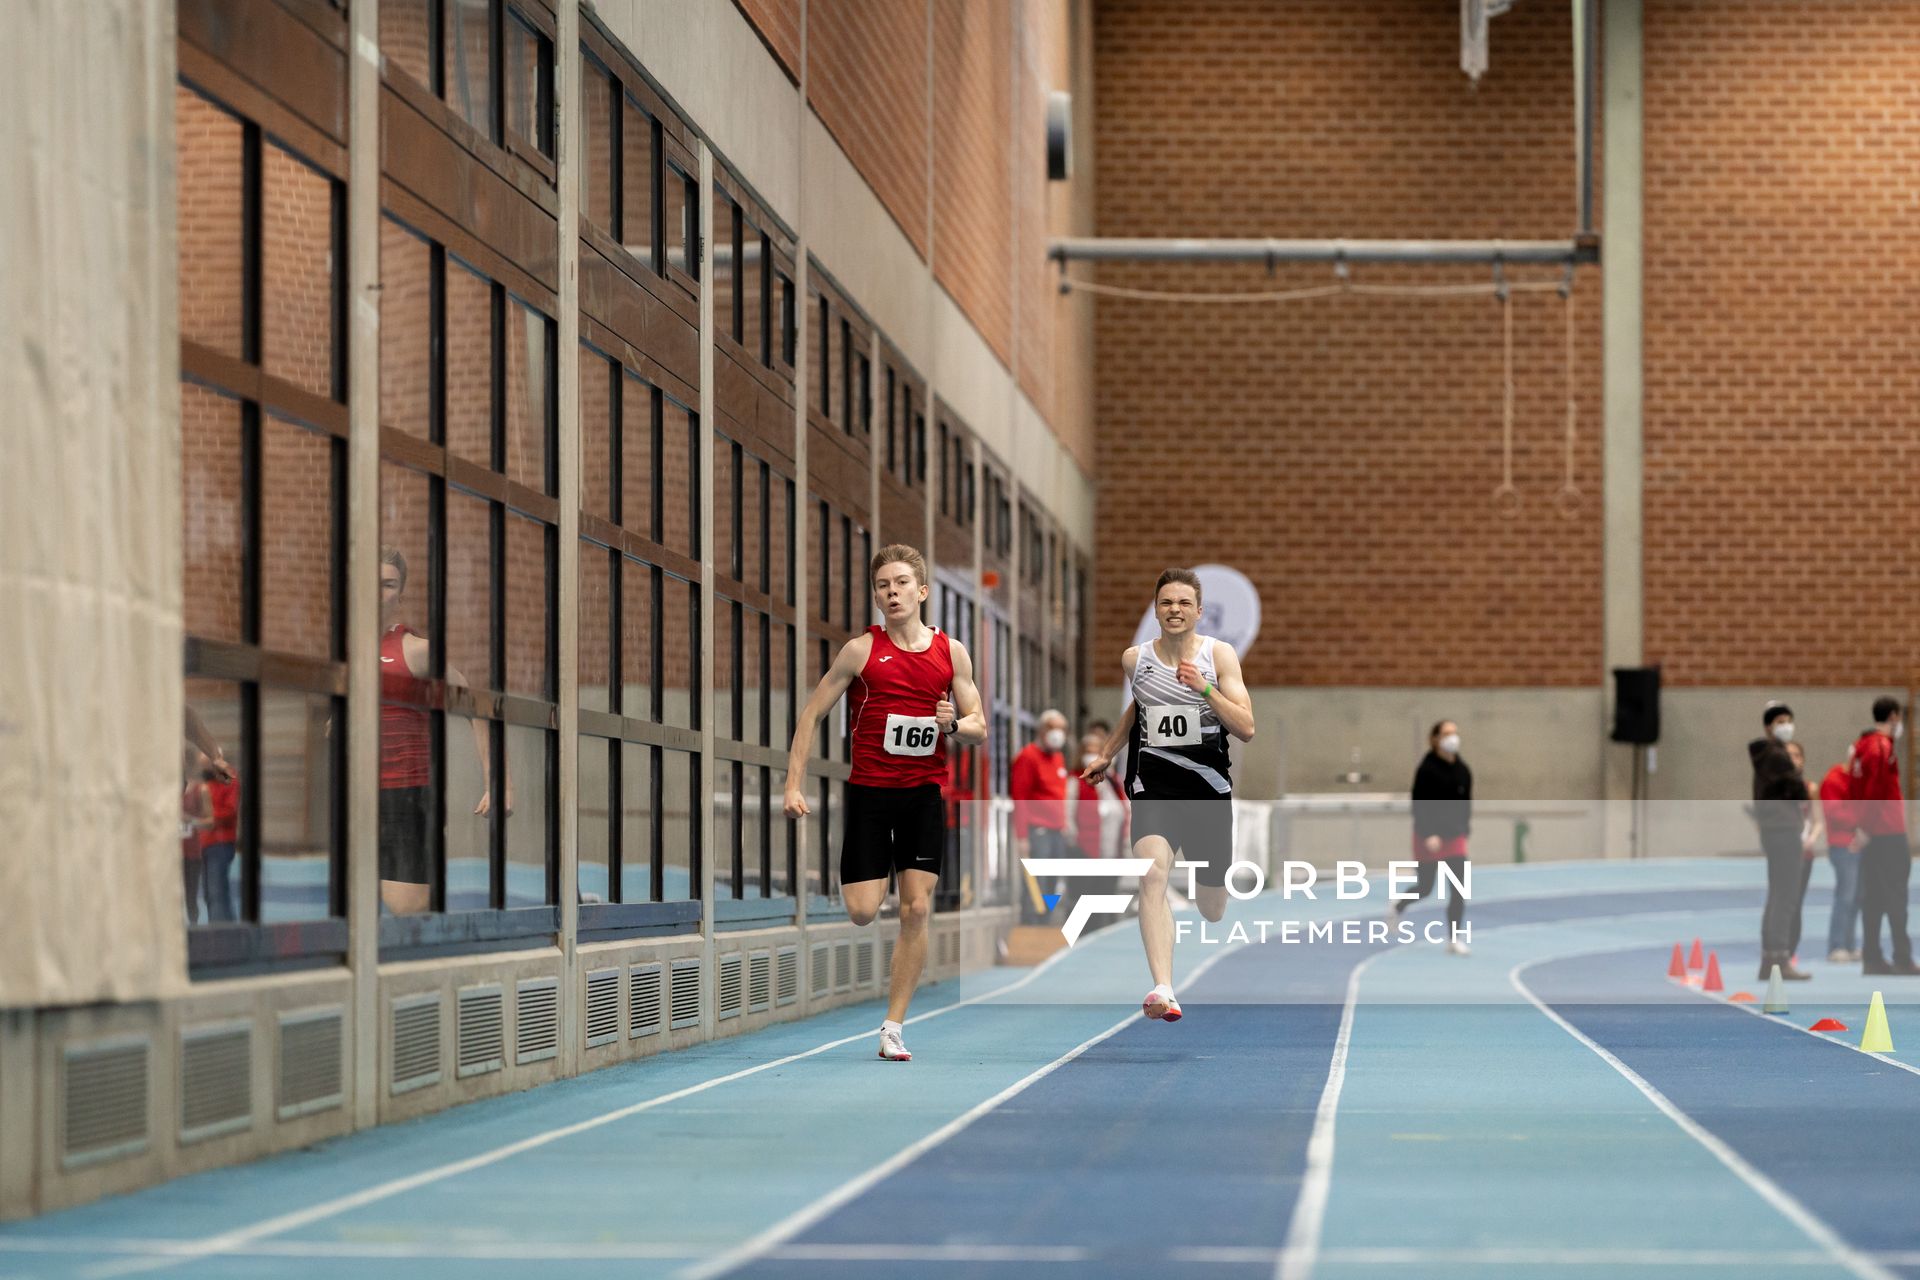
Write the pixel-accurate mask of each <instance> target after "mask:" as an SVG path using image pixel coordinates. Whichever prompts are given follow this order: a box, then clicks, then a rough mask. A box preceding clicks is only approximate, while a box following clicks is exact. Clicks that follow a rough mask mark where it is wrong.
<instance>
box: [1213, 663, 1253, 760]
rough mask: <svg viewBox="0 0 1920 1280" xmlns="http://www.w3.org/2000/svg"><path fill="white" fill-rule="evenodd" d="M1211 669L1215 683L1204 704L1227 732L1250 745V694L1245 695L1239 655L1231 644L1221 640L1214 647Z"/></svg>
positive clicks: (1251, 701)
mask: <svg viewBox="0 0 1920 1280" xmlns="http://www.w3.org/2000/svg"><path fill="white" fill-rule="evenodd" d="M1213 670H1214V676H1215V683H1214V686H1213V692H1211V693H1209V694H1208V695H1207V705H1209V706H1211V707H1212V708H1213V714H1215V715H1217V716H1219V717H1220V723H1221V724H1222V725H1223V726H1225V727H1226V730H1227V732H1228V733H1230V734H1232V735H1233V736H1234V737H1236V738H1238V739H1240V741H1242V742H1252V741H1253V695H1252V694H1249V693H1248V692H1247V686H1246V682H1245V681H1243V680H1242V679H1241V678H1240V655H1239V654H1237V653H1235V652H1234V651H1233V646H1232V645H1230V644H1227V643H1225V642H1224V641H1220V642H1216V643H1215V644H1214V646H1213Z"/></svg>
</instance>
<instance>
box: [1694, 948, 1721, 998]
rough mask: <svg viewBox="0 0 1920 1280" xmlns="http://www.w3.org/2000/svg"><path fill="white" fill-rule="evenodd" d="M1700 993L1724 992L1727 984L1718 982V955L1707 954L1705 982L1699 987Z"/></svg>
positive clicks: (1715, 952)
mask: <svg viewBox="0 0 1920 1280" xmlns="http://www.w3.org/2000/svg"><path fill="white" fill-rule="evenodd" d="M1700 989H1701V990H1702V991H1725V990H1726V989H1727V984H1726V983H1724V982H1722V981H1720V953H1719V952H1718V951H1710V952H1708V953H1707V980H1706V981H1705V982H1704V983H1702V984H1701V985H1700Z"/></svg>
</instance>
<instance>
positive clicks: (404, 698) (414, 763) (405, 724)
mask: <svg viewBox="0 0 1920 1280" xmlns="http://www.w3.org/2000/svg"><path fill="white" fill-rule="evenodd" d="M419 634H420V633H419V632H417V631H415V630H414V629H413V628H412V627H409V626H408V625H407V624H406V623H404V622H396V623H394V624H393V625H392V626H391V627H388V628H387V634H386V635H384V636H382V637H380V789H381V790H382V791H391V790H393V789H394V788H397V787H424V786H426V785H428V784H429V783H430V782H432V781H433V723H432V721H431V720H430V719H429V713H428V712H426V711H424V710H422V709H421V708H420V707H419V706H418V705H417V704H418V703H420V702H421V701H422V700H423V695H422V691H421V687H420V681H419V680H417V679H415V678H414V674H413V670H412V669H411V668H410V667H408V666H407V652H406V638H407V637H408V636H415V635H419ZM397 703H411V704H415V705H410V706H400V705H396V704H397Z"/></svg>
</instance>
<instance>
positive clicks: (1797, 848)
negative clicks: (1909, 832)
mask: <svg viewBox="0 0 1920 1280" xmlns="http://www.w3.org/2000/svg"><path fill="white" fill-rule="evenodd" d="M1760 725H1761V727H1762V728H1764V729H1765V730H1766V734H1765V736H1763V737H1759V738H1755V739H1754V740H1753V741H1752V742H1749V743H1748V744H1747V756H1748V758H1749V759H1750V760H1752V762H1753V820H1754V822H1755V823H1756V824H1758V826H1759V828H1760V848H1761V851H1762V852H1763V853H1765V854H1766V856H1767V905H1766V907H1765V908H1764V909H1763V910H1762V911H1761V913H1760V973H1759V977H1760V979H1761V980H1762V981H1765V980H1766V978H1767V977H1768V976H1769V975H1770V974H1771V972H1772V970H1773V966H1774V965H1779V966H1780V976H1781V977H1782V978H1785V979H1787V980H1788V981H1789V982H1802V981H1805V980H1806V979H1808V978H1811V977H1812V976H1813V975H1812V974H1810V973H1807V972H1805V971H1804V970H1802V969H1800V968H1799V967H1798V966H1797V965H1795V964H1794V963H1793V944H1794V939H1795V938H1797V937H1798V936H1799V933H1800V929H1799V925H1798V917H1799V915H1800V902H1801V897H1800V895H1801V893H1802V891H1803V890H1802V880H1801V872H1802V870H1803V867H1804V858H1803V857H1802V849H1801V839H1800V832H1801V828H1802V826H1803V825H1804V824H1805V822H1806V816H1807V780H1806V779H1805V778H1803V777H1802V776H1801V775H1800V770H1799V769H1797V768H1795V767H1794V763H1793V757H1792V756H1789V755H1788V754H1787V744H1788V743H1789V742H1792V741H1793V710H1792V708H1790V707H1788V706H1786V705H1785V704H1784V703H1779V702H1770V703H1768V704H1767V706H1766V709H1765V710H1764V711H1762V712H1761V713H1760Z"/></svg>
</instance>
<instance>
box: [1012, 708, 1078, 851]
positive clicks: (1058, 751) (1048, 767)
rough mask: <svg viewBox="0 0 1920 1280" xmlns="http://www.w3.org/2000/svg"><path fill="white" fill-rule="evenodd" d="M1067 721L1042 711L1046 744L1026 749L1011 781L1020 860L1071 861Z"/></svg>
mask: <svg viewBox="0 0 1920 1280" xmlns="http://www.w3.org/2000/svg"><path fill="white" fill-rule="evenodd" d="M1066 750H1067V718H1066V717H1065V716H1063V715H1061V714H1060V713H1059V712H1058V711H1053V710H1047V711H1042V712H1041V713H1040V740H1039V741H1038V742H1029V743H1028V744H1027V745H1026V746H1024V747H1022V748H1020V754H1019V755H1017V756H1015V757H1014V758H1013V767H1012V769H1011V771H1010V772H1009V775H1008V778H1007V797H1008V799H1010V800H1012V801H1013V847H1014V854H1015V856H1017V857H1020V858H1065V857H1069V856H1071V855H1070V854H1069V852H1068V848H1067V781H1068V779H1067V756H1066Z"/></svg>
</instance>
